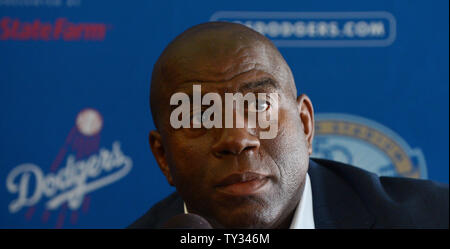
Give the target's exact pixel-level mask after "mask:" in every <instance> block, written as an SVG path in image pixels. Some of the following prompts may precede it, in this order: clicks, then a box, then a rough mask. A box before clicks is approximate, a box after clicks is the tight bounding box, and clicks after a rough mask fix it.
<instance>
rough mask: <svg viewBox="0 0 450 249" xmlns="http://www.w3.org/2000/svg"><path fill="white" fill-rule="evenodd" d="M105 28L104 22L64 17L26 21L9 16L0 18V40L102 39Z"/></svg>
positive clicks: (105, 31) (104, 35)
mask: <svg viewBox="0 0 450 249" xmlns="http://www.w3.org/2000/svg"><path fill="white" fill-rule="evenodd" d="M107 30H108V29H107V25H106V24H104V23H87V22H85V23H74V22H70V21H69V20H67V19H66V18H57V19H56V20H55V21H54V22H44V21H41V20H40V19H35V20H33V21H31V22H27V21H22V20H20V19H18V18H14V19H13V18H10V17H3V18H2V19H0V40H17V41H26V40H35V41H51V40H62V41H103V40H104V39H105V37H106V33H107Z"/></svg>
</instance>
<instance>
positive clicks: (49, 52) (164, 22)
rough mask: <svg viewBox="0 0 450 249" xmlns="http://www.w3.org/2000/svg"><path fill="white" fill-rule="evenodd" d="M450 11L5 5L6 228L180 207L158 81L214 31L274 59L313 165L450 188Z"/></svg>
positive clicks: (1, 62)
mask: <svg viewBox="0 0 450 249" xmlns="http://www.w3.org/2000/svg"><path fill="white" fill-rule="evenodd" d="M448 5H449V2H448V1H445V0H442V1H441V0H439V1H438V0H436V1H390V0H386V1H381V0H377V1H333V0H323V1H317V0H315V1H283V0H278V1H268V0H262V1H254V2H253V1H223V2H219V1H181V0H167V1H133V2H130V1H93V0H92V1H82V0H66V1H64V0H52V1H50V0H48V1H43V0H42V1H39V0H36V1H27V0H0V82H1V84H0V87H1V88H0V104H1V106H2V108H1V115H0V120H1V122H0V130H1V132H2V138H1V140H0V183H1V184H0V227H1V228H120V227H125V226H126V225H128V224H130V223H131V222H132V221H133V220H135V219H136V218H137V217H139V216H140V215H142V214H143V213H144V212H145V211H146V210H147V209H148V208H149V207H150V206H151V205H153V204H154V203H156V202H157V201H158V200H160V199H161V198H163V197H164V196H166V195H168V194H169V193H170V192H172V191H173V190H174V189H173V188H172V187H170V186H169V185H168V184H167V182H166V180H165V178H164V177H163V175H162V173H161V172H160V170H159V168H158V166H157V165H156V162H155V160H154V158H153V156H152V154H151V151H150V149H149V146H148V142H147V141H148V140H147V135H148V132H149V131H150V130H151V129H153V128H154V126H153V123H152V119H151V115H150V110H149V101H148V92H149V82H150V75H151V70H152V67H153V63H154V62H155V61H156V59H157V57H158V56H159V54H160V53H161V52H162V50H163V49H164V47H165V46H166V45H167V43H168V42H169V41H170V40H171V39H173V38H174V37H175V36H176V35H177V34H179V33H181V32H182V31H183V30H185V29H186V28H188V27H190V26H192V25H195V24H198V23H202V22H206V21H209V20H223V21H233V22H240V23H243V24H245V25H248V26H250V27H252V28H254V29H256V30H258V31H259V32H261V33H263V34H264V35H266V36H268V37H269V38H270V39H272V40H273V41H274V42H275V44H276V45H277V46H278V47H279V49H280V51H281V53H282V54H283V55H284V56H285V58H286V60H287V62H288V63H289V65H290V66H291V68H292V71H293V73H294V77H295V79H296V84H297V87H298V89H299V92H301V93H306V94H308V96H310V98H311V99H312V101H313V104H314V107H315V111H316V113H317V118H318V124H317V144H316V150H315V153H316V156H322V157H328V158H333V159H335V160H343V161H347V162H351V163H353V164H357V165H358V166H361V167H365V168H367V169H369V170H372V171H374V172H376V173H378V174H385V175H398V176H405V177H416V178H428V179H432V180H436V181H440V182H446V183H448V179H449V171H448V170H449V156H448V149H449V140H448V139H449V134H448V130H449V129H448V128H449V116H448V108H449V98H448V97H449V95H448V94H449V89H448V88H449V71H448V68H449V57H448V56H449V51H448V49H449V27H448V25H449V24H448V23H449V15H448V9H449V6H448ZM362 150H364V152H362ZM373 165H378V166H377V167H372V166H373ZM371 167H372V168H371Z"/></svg>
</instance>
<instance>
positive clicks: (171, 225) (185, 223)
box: [161, 214, 212, 229]
mask: <svg viewBox="0 0 450 249" xmlns="http://www.w3.org/2000/svg"><path fill="white" fill-rule="evenodd" d="M161 228H165V229H212V226H211V225H210V224H209V222H208V221H207V220H206V219H205V218H203V217H201V216H199V215H196V214H179V215H176V216H174V217H172V218H170V219H169V220H168V221H167V222H166V223H164V225H163V226H162V227H161Z"/></svg>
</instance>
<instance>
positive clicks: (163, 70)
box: [150, 22, 297, 129]
mask: <svg viewBox="0 0 450 249" xmlns="http://www.w3.org/2000/svg"><path fill="white" fill-rule="evenodd" d="M255 57H256V58H255ZM260 62H261V63H260ZM243 64H245V66H244V67H243V66H242V65H243ZM260 64H261V65H260ZM269 64H270V65H269ZM263 66H266V68H265V69H266V70H271V71H272V72H271V73H273V74H278V75H279V76H280V77H281V78H282V79H281V81H282V82H281V84H282V87H283V88H285V89H286V90H287V91H290V92H292V96H293V98H294V99H295V97H296V95H297V90H296V87H295V83H294V79H293V76H292V72H291V70H290V68H289V66H288V65H287V63H286V61H285V60H284V58H283V56H282V55H281V54H280V52H279V51H278V49H277V48H276V47H275V46H274V45H273V43H272V42H271V41H270V40H269V39H267V38H266V37H265V36H263V35H262V34H260V33H258V32H256V31H254V30H253V29H250V28H248V27H246V26H244V25H241V24H237V23H228V22H208V23H203V24H199V25H196V26H194V27H191V28H189V29H187V30H186V31H184V32H183V33H182V34H180V35H179V36H177V37H176V38H175V39H174V40H173V41H172V42H171V43H170V44H169V45H168V46H167V47H166V48H165V50H164V51H163V53H162V54H161V56H160V57H159V58H158V60H157V62H156V63H155V65H154V68H153V73H152V79H151V87H150V108H151V111H152V116H153V120H154V123H155V125H156V127H157V129H160V128H161V127H160V119H161V117H166V115H167V113H164V112H163V111H164V110H165V108H166V106H168V104H169V99H170V94H171V93H172V90H173V89H174V87H176V85H177V84H180V83H184V82H188V81H192V82H198V83H202V82H220V81H227V80H230V79H232V78H233V77H236V76H237V75H239V74H240V73H244V72H245V71H247V70H252V69H258V68H259V67H263ZM267 67H269V68H267ZM161 104H163V105H161ZM165 114H166V115H165Z"/></svg>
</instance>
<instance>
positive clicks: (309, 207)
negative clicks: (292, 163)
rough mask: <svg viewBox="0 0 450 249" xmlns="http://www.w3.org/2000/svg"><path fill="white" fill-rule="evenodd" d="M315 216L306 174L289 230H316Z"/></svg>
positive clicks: (185, 211)
mask: <svg viewBox="0 0 450 249" xmlns="http://www.w3.org/2000/svg"><path fill="white" fill-rule="evenodd" d="M183 206H184V213H185V214H187V213H188V211H187V208H186V203H184V202H183ZM314 228H315V225H314V214H313V203H312V191H311V181H310V180H309V175H308V173H306V177H305V187H304V188H303V193H302V198H301V199H300V202H299V203H298V205H297V208H296V210H295V213H294V217H293V218H292V222H291V226H290V227H289V229H314Z"/></svg>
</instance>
